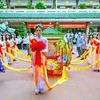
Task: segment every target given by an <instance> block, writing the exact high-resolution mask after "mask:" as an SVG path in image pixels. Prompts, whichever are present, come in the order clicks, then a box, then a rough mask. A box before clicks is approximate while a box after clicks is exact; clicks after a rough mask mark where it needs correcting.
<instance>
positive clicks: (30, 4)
mask: <svg viewBox="0 0 100 100" xmlns="http://www.w3.org/2000/svg"><path fill="white" fill-rule="evenodd" d="M27 9H32V2H31V0H28V3H27Z"/></svg>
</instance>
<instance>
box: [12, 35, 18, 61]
mask: <svg viewBox="0 0 100 100" xmlns="http://www.w3.org/2000/svg"><path fill="white" fill-rule="evenodd" d="M11 42H12V44H13V45H12V47H11V48H12V49H13V50H11V54H12V55H13V56H16V52H15V51H16V46H17V44H16V37H15V35H14V34H12V35H11ZM13 61H16V60H15V59H13Z"/></svg>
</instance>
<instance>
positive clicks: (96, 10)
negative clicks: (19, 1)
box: [0, 9, 100, 13]
mask: <svg viewBox="0 0 100 100" xmlns="http://www.w3.org/2000/svg"><path fill="white" fill-rule="evenodd" d="M0 12H23V13H27V12H35V13H36V12H37V13H38V12H45V13H47V12H48V13H49V12H53V13H56V12H100V9H45V10H42V9H41V10H38V9H29V10H28V9H0Z"/></svg>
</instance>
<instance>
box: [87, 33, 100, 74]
mask: <svg viewBox="0 0 100 100" xmlns="http://www.w3.org/2000/svg"><path fill="white" fill-rule="evenodd" d="M89 45H90V47H92V50H91V51H90V53H89V54H91V52H92V51H93V50H94V49H96V51H95V53H94V55H93V56H92V57H91V58H90V59H89V60H88V63H89V64H92V63H94V62H96V61H97V60H98V59H99V58H100V32H98V34H97V35H96V34H95V35H90V36H89ZM92 69H93V70H94V71H99V72H100V61H99V62H98V63H96V64H95V65H94V66H93V67H92Z"/></svg>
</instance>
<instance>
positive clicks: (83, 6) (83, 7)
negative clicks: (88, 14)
mask: <svg viewBox="0 0 100 100" xmlns="http://www.w3.org/2000/svg"><path fill="white" fill-rule="evenodd" d="M78 8H79V9H86V8H87V6H86V4H79V6H78Z"/></svg>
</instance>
